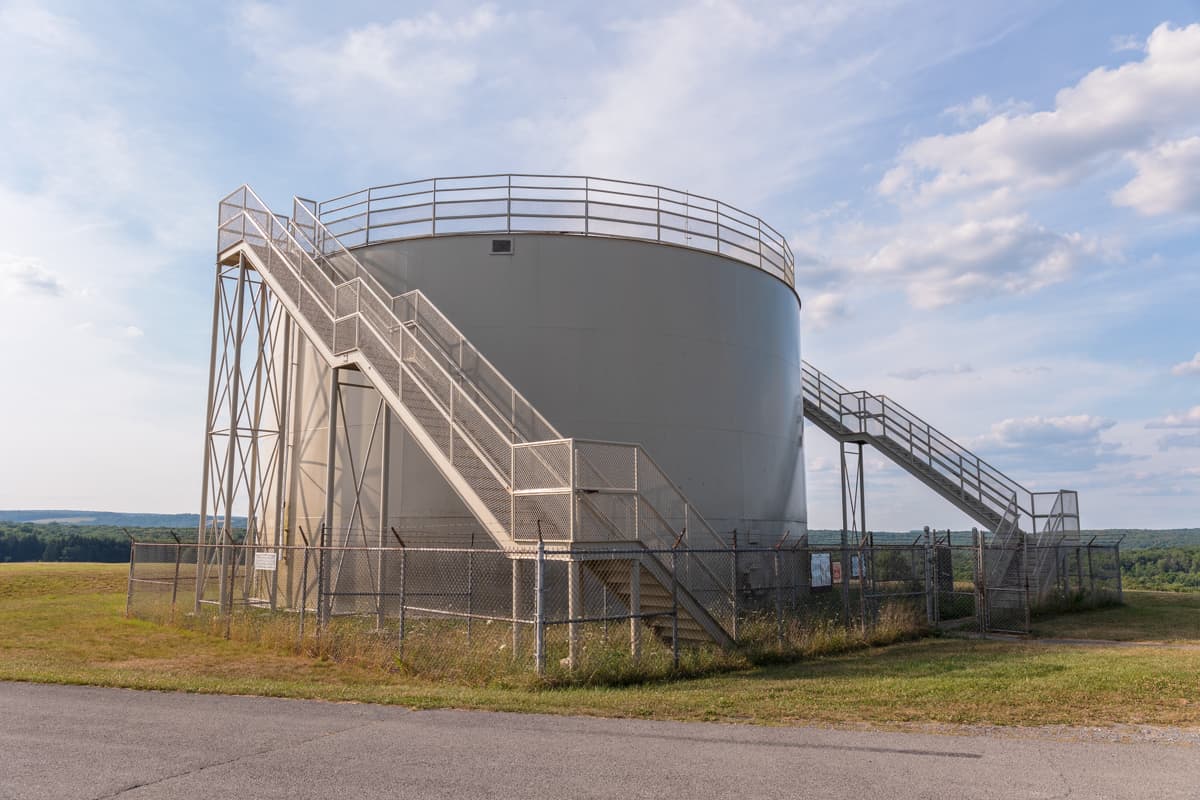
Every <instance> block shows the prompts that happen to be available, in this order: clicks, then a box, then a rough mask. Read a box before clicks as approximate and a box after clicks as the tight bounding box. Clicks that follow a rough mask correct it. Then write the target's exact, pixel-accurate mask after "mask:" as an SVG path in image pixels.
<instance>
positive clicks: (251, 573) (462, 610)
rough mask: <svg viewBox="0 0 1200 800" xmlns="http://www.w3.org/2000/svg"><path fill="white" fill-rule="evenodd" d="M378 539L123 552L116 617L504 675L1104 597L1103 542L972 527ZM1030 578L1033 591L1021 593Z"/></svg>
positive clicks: (1022, 623)
mask: <svg viewBox="0 0 1200 800" xmlns="http://www.w3.org/2000/svg"><path fill="white" fill-rule="evenodd" d="M338 538H342V537H338ZM353 538H354V537H345V538H342V541H349V540H352V539H353ZM357 538H358V540H359V541H362V540H363V537H361V536H359V537H357ZM395 540H396V543H395V544H393V545H390V546H376V547H370V546H349V545H340V546H324V545H319V544H311V545H308V546H296V547H261V546H258V547H256V546H253V545H246V544H241V543H229V544H226V545H211V546H197V545H194V544H181V543H162V542H135V543H134V544H133V547H132V558H131V563H130V573H129V593H128V604H127V612H128V613H129V614H130V615H133V616H138V617H141V618H146V619H152V620H157V621H162V622H175V623H180V622H186V623H187V624H192V625H198V626H199V627H203V628H206V629H209V630H212V631H214V632H221V631H223V632H224V634H225V635H230V633H231V630H232V628H233V626H235V625H241V626H251V627H253V628H254V630H256V631H258V632H259V634H260V635H266V633H267V632H271V635H273V636H274V637H275V638H277V639H281V640H289V639H290V640H293V641H294V642H295V643H296V645H297V646H299V647H302V648H308V649H312V647H317V646H318V645H319V647H326V646H334V645H333V644H330V643H331V642H332V643H334V644H336V643H337V642H339V641H340V642H342V643H343V644H344V643H345V642H346V641H349V640H350V639H353V638H354V637H360V638H365V639H369V640H370V641H372V642H374V643H375V644H374V647H375V649H376V650H377V651H378V653H380V654H383V655H384V656H385V657H386V658H388V659H395V658H396V657H399V658H400V659H401V662H402V663H409V662H412V661H422V660H424V661H425V662H426V663H433V662H436V661H438V660H439V659H443V660H445V659H446V657H447V656H448V655H451V654H452V655H454V657H455V658H456V659H457V660H458V661H459V662H462V660H463V658H464V657H466V659H467V660H468V661H471V660H472V659H473V660H474V661H475V662H478V663H480V664H482V663H483V662H486V661H489V660H491V661H497V657H498V656H503V658H502V659H499V660H501V661H504V662H506V663H507V664H509V665H510V667H511V668H512V669H529V668H536V669H537V670H538V671H544V670H545V669H546V667H547V665H551V666H554V667H566V668H577V667H579V666H581V665H586V664H589V663H591V664H595V663H598V662H603V661H604V660H605V659H612V658H616V657H618V656H620V657H630V658H632V659H634V660H638V659H642V658H648V659H658V660H660V661H669V662H671V663H672V664H676V665H677V664H678V662H679V659H680V653H681V651H683V652H686V651H694V650H697V649H701V650H702V649H723V650H730V649H734V648H736V647H738V646H751V647H759V648H764V647H765V648H770V649H777V650H779V651H785V652H786V651H795V650H797V649H798V648H803V647H806V646H808V643H810V642H811V637H812V632H813V631H814V630H827V629H829V627H830V626H831V625H832V626H837V627H840V628H842V629H846V628H850V629H858V630H859V631H860V633H861V634H862V635H864V636H867V635H869V632H870V631H871V630H874V629H876V628H878V627H879V626H882V625H895V624H896V621H897V620H903V621H904V622H903V624H905V625H909V626H910V627H912V628H913V630H914V631H915V630H917V629H920V628H923V627H926V626H933V625H955V626H960V627H966V628H972V629H977V630H985V631H988V630H997V631H1027V630H1028V627H1029V618H1030V616H1031V614H1032V613H1035V612H1036V611H1037V610H1038V609H1039V608H1050V607H1053V606H1054V605H1055V604H1056V603H1058V604H1062V603H1068V602H1070V603H1078V602H1080V601H1081V600H1088V601H1091V600H1095V601H1099V600H1103V599H1119V598H1120V592H1121V584H1120V570H1119V566H1118V565H1119V553H1118V549H1117V547H1116V546H1115V545H1095V544H1091V545H1070V546H1068V545H1059V546H1056V547H1043V548H1034V547H1026V546H1024V545H1023V546H1022V547H1020V548H1009V549H1006V550H1002V549H1001V548H995V547H992V546H991V545H990V544H989V542H988V541H987V538H986V537H985V536H981V535H979V534H977V533H976V534H971V535H968V536H963V535H955V534H950V533H945V534H941V533H934V532H927V533H925V534H921V535H917V536H916V537H915V538H914V539H913V540H911V541H897V540H894V539H893V540H890V541H886V542H884V541H879V542H877V541H875V537H874V536H868V537H866V538H865V539H864V540H863V541H861V542H858V543H855V544H853V545H852V544H850V543H849V542H848V541H847V540H846V538H845V537H842V538H841V539H840V540H838V541H836V542H831V541H816V542H813V541H810V539H809V537H808V535H803V536H801V537H799V538H798V539H795V540H792V541H787V540H785V541H783V542H781V543H780V544H779V545H777V546H775V547H770V548H763V547H741V546H738V545H737V544H736V540H735V543H734V545H733V546H731V547H729V548H722V549H703V550H702V549H693V548H687V547H682V546H677V547H673V548H645V547H642V546H640V545H633V544H628V543H613V544H611V545H605V546H589V547H582V546H576V547H574V548H564V547H558V546H554V547H551V546H547V545H544V544H542V543H534V544H531V545H528V546H520V547H516V548H510V549H499V548H497V547H495V546H492V545H490V540H489V541H488V545H489V546H486V547H472V548H451V547H425V546H422V547H410V546H405V544H404V540H403V539H401V538H400V537H399V536H398V535H397V536H396V537H395ZM318 541H327V539H326V538H325V537H321V538H320V539H318ZM722 572H723V573H724V574H720V573H722ZM1035 579H1036V580H1035ZM1033 585H1036V586H1046V587H1049V588H1048V589H1046V590H1045V591H1042V592H1040V593H1033V592H1031V590H1030V586H1033ZM727 586H736V587H737V588H736V591H734V592H732V593H731V592H729V591H728V590H727V589H725V588H724V587H727ZM318 649H319V648H318Z"/></svg>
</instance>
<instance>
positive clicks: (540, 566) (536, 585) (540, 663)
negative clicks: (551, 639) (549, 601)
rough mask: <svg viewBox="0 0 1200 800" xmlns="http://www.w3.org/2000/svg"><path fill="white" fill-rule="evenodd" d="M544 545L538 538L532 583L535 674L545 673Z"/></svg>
mask: <svg viewBox="0 0 1200 800" xmlns="http://www.w3.org/2000/svg"><path fill="white" fill-rule="evenodd" d="M545 590H546V543H545V542H543V541H542V540H541V538H540V537H539V538H538V546H537V568H536V570H535V572H534V581H533V591H534V597H533V659H534V662H535V664H536V665H537V674H538V675H543V674H545V672H546V598H545Z"/></svg>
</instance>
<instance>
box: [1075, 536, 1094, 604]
mask: <svg viewBox="0 0 1200 800" xmlns="http://www.w3.org/2000/svg"><path fill="white" fill-rule="evenodd" d="M1088 555H1089V556H1091V553H1090V552H1089V553H1088ZM1075 589H1076V590H1077V591H1078V592H1079V593H1080V594H1083V556H1082V555H1081V554H1080V552H1079V545H1075Z"/></svg>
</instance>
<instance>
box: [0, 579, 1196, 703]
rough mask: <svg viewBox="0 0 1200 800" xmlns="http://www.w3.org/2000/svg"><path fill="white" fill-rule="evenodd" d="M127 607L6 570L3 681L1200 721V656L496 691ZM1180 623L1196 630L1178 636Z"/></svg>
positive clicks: (341, 695) (1069, 655) (394, 697)
mask: <svg viewBox="0 0 1200 800" xmlns="http://www.w3.org/2000/svg"><path fill="white" fill-rule="evenodd" d="M1176 596H1177V597H1179V596H1178V595H1176ZM1182 597H1183V598H1184V599H1183V600H1181V604H1180V605H1177V606H1172V605H1170V604H1169V603H1168V602H1167V601H1166V600H1160V599H1159V597H1158V595H1157V594H1153V595H1142V594H1136V595H1135V594H1134V593H1129V599H1130V600H1131V605H1130V607H1129V608H1128V609H1116V610H1112V611H1097V612H1087V613H1085V614H1080V615H1073V616H1071V617H1069V618H1060V619H1057V620H1049V621H1046V622H1044V623H1042V624H1041V625H1040V629H1039V630H1040V632H1042V633H1045V632H1046V631H1050V632H1051V635H1055V636H1072V637H1085V636H1087V637H1088V638H1090V635H1089V634H1087V633H1085V632H1086V631H1099V630H1102V629H1103V626H1106V625H1107V626H1109V628H1111V629H1112V630H1128V631H1133V630H1134V628H1133V627H1132V626H1133V625H1135V624H1136V622H1137V620H1138V619H1140V618H1145V619H1147V620H1151V621H1152V622H1153V624H1154V625H1155V627H1154V630H1155V631H1156V633H1155V634H1154V636H1152V637H1151V638H1172V639H1188V638H1200V636H1198V635H1197V632H1196V630H1195V627H1194V621H1192V618H1193V617H1194V616H1195V614H1194V611H1195V609H1196V608H1198V606H1196V605H1194V603H1195V602H1196V600H1197V598H1195V597H1192V596H1182ZM124 601H125V568H124V567H123V566H120V565H94V564H19V565H14V564H7V565H0V679H3V680H30V681H46V682H58V683H87V684H98V685H106V686H122V687H131V688H146V689H165V690H183V691H197V692H226V693H238V694H260V695H273V696H284V697H316V698H326V699H331V700H356V701H369V702H381V703H397V704H402V705H406V706H412V707H419V708H430V707H457V708H480V709H494V710H506V711H536V712H545V713H555V714H593V715H600V716H614V717H646V718H657V719H682V720H721V721H736V722H751V723H759V724H798V723H832V724H854V723H860V722H867V723H871V724H876V725H885V726H886V725H899V724H905V723H921V722H949V723H986V724H998V725H1047V724H1071V725H1108V724H1115V723H1144V724H1164V725H1181V726H1197V725H1200V648H1153V647H1141V646H1120V647H1111V648H1109V647H1091V646H1089V647H1078V646H1069V645H1048V644H1039V643H1026V642H1020V643H1010V642H997V641H978V640H966V639H953V638H934V639H925V640H922V641H917V642H908V643H904V644H897V645H891V646H888V647H879V648H870V649H865V650H859V651H856V652H852V653H848V654H843V655H839V656H830V657H824V658H812V659H808V660H804V661H800V662H797V663H792V664H786V665H777V666H766V667H756V668H751V669H746V670H742V671H739V672H736V673H727V674H721V675H716V676H712V677H707V678H700V679H693V680H681V681H675V682H662V683H652V684H643V685H638V686H632V687H622V688H612V687H600V688H597V687H590V688H560V689H537V688H521V687H512V686H509V687H504V686H482V687H481V686H468V685H459V684H453V683H436V682H433V681H428V680H421V679H416V678H413V677H411V676H405V675H402V674H400V673H398V672H395V671H389V670H385V669H380V668H377V667H374V668H370V667H365V666H356V665H354V664H346V663H338V662H334V661H329V660H320V659H313V658H308V657H304V656H299V655H295V654H293V653H291V652H289V651H288V649H287V648H283V647H268V646H264V645H251V644H247V643H244V642H238V641H226V640H224V639H221V638H218V637H213V636H209V635H206V634H202V633H197V632H194V631H186V630H181V629H178V628H173V627H167V626H161V625H156V624H153V623H148V622H144V621H140V620H127V619H124V618H123V616H122V612H123V609H124ZM1106 614H1112V615H1116V617H1115V618H1116V622H1113V621H1112V620H1109V621H1105V617H1104V616H1103V615H1106ZM1172 614H1175V615H1176V616H1178V617H1180V619H1181V620H1183V621H1182V622H1181V623H1180V624H1179V627H1178V629H1177V630H1176V629H1174V628H1170V627H1169V625H1168V621H1167V620H1168V618H1170V617H1171V615H1172ZM1093 615H1094V616H1093ZM1184 617H1186V619H1184ZM1096 620H1099V622H1097V621H1096ZM1075 622H1078V623H1079V624H1078V625H1075V624H1074V623H1075ZM1122 626H1124V627H1122ZM1172 631H1174V632H1172ZM1167 634H1170V635H1169V636H1168V635H1167ZM1126 638H1128V637H1126Z"/></svg>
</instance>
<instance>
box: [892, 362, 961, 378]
mask: <svg viewBox="0 0 1200 800" xmlns="http://www.w3.org/2000/svg"><path fill="white" fill-rule="evenodd" d="M974 371H975V369H974V368H973V367H972V366H971V365H970V364H951V365H950V366H948V367H910V368H908V369H902V370H897V371H895V372H889V373H888V375H890V376H891V377H893V378H899V379H900V380H902V381H918V380H920V379H921V378H928V377H932V376H935V375H966V374H968V373H971V372H974Z"/></svg>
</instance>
